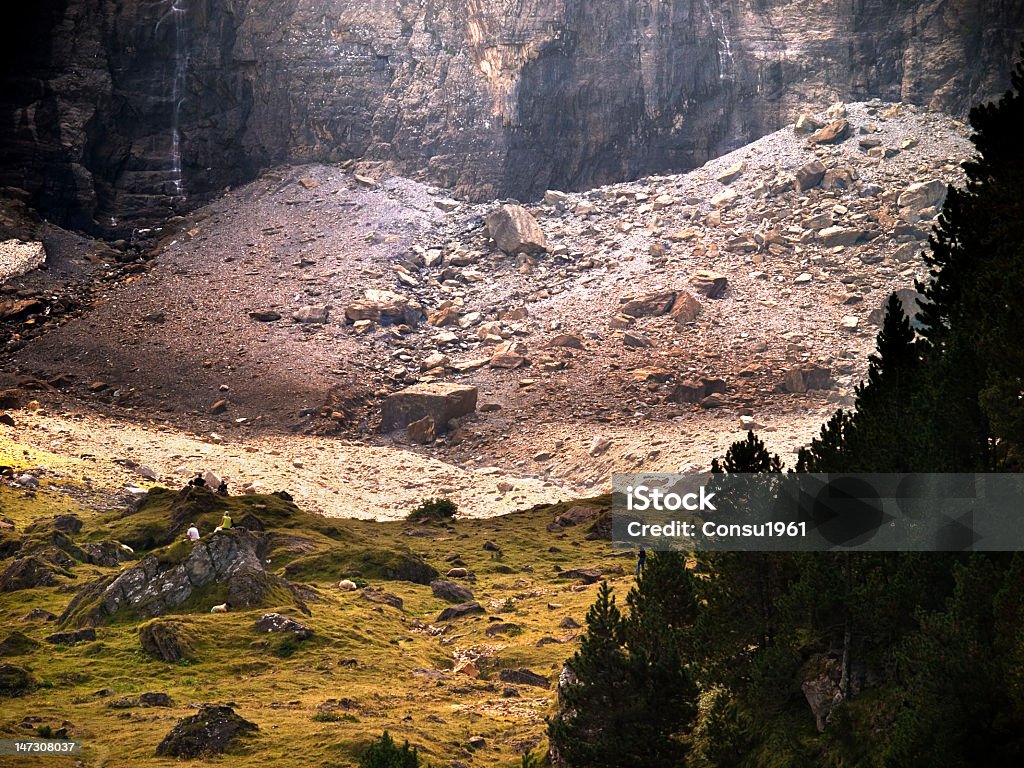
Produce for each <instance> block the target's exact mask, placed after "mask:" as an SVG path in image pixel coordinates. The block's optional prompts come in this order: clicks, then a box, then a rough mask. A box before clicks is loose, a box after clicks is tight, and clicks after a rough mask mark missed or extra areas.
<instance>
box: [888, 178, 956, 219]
mask: <svg viewBox="0 0 1024 768" xmlns="http://www.w3.org/2000/svg"><path fill="white" fill-rule="evenodd" d="M947 189H948V187H947V186H946V182H944V181H941V180H939V179H931V180H930V181H921V182H918V183H916V184H911V185H910V186H908V187H907V188H906V189H905V190H903V192H902V193H901V194H900V196H899V198H898V199H897V200H896V204H897V205H898V206H899V207H900V208H909V209H910V210H912V211H920V210H922V209H924V208H932V207H939V206H941V205H942V204H943V203H944V202H945V200H946V190H947Z"/></svg>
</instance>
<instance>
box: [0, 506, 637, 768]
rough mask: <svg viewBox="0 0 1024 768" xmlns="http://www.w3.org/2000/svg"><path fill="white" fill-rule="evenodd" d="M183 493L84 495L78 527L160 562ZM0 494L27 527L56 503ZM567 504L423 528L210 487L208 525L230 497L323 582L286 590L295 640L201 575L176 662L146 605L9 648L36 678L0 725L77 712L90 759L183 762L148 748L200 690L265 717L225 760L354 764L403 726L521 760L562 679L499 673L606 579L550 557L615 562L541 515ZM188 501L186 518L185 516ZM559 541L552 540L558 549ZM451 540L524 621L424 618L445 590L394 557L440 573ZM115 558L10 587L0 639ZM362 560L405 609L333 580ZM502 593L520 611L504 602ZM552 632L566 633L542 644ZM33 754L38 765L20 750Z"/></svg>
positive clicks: (495, 609) (293, 567)
mask: <svg viewBox="0 0 1024 768" xmlns="http://www.w3.org/2000/svg"><path fill="white" fill-rule="evenodd" d="M39 495H42V494H39ZM174 497H175V494H170V493H161V492H159V491H157V492H156V493H154V494H152V496H151V498H150V500H149V502H148V503H147V504H146V505H144V506H143V508H142V509H141V510H140V511H139V512H136V513H135V514H131V515H122V514H120V513H106V514H97V513H93V512H90V511H89V510H87V509H84V508H81V507H79V508H78V509H77V510H76V511H77V513H78V514H79V516H80V517H82V519H83V521H85V523H86V528H85V530H83V531H82V533H81V534H79V535H78V536H75V537H74V538H75V540H76V541H78V542H84V541H98V540H107V539H113V540H119V541H127V540H129V539H130V540H131V541H134V542H135V543H136V544H139V545H140V546H139V547H138V548H137V554H139V555H143V554H145V553H146V552H148V551H152V552H153V553H154V554H155V555H156V556H157V557H158V558H159V559H161V560H162V561H163V562H167V563H171V562H177V561H180V559H181V558H182V557H183V556H184V555H185V554H187V551H188V545H184V546H182V545H181V544H179V543H178V542H177V538H178V536H177V535H176V534H174V533H173V532H172V531H171V529H172V528H173V526H171V525H170V522H171V521H172V520H173V519H174V518H175V516H176V515H177V516H178V517H179V518H181V517H182V514H183V513H184V512H186V511H188V510H183V509H181V508H180V507H176V506H175V498H174ZM0 501H2V503H3V504H4V508H5V509H11V510H12V511H13V514H12V515H11V516H12V517H14V518H16V519H17V520H18V521H19V529H20V528H22V527H23V525H24V524H25V523H27V522H28V521H30V520H32V519H35V518H38V517H44V516H50V515H52V514H53V512H52V511H49V510H48V509H46V508H45V505H43V504H40V503H39V502H38V496H37V497H36V498H34V499H28V498H26V497H25V496H23V495H22V494H21V493H20V492H18V491H10V490H9V489H3V490H0ZM602 501H603V500H599V501H598V503H601V502H602ZM203 505H208V508H203ZM604 505H605V506H606V505H607V502H604ZM566 506H567V505H558V507H554V508H536V509H533V510H528V511H524V512H520V513H516V514H513V515H508V516H505V517H501V518H493V519H488V520H455V521H453V522H451V523H447V524H446V526H450V528H449V527H446V526H431V535H429V536H409V535H408V532H409V531H411V530H415V531H416V532H420V531H421V530H422V528H423V526H422V525H419V524H414V523H409V522H405V521H402V522H391V523H374V522H368V521H359V520H345V519H333V518H323V517H319V516H316V515H310V514H307V513H305V512H302V511H301V510H299V509H298V508H296V507H295V506H294V505H291V504H288V503H287V502H285V501H283V500H281V499H279V498H278V497H272V496H241V497H229V498H228V499H219V498H218V497H212V501H211V500H209V499H204V500H203V502H202V504H200V508H202V509H203V511H198V512H196V514H195V515H194V518H195V519H197V520H198V521H199V523H200V528H201V529H203V530H204V532H207V531H209V530H211V529H212V527H213V526H214V525H216V523H217V522H219V520H220V516H221V514H222V513H223V511H224V509H229V510H230V511H231V514H232V517H233V518H234V520H235V522H236V523H239V522H240V521H241V520H242V519H243V518H244V517H245V515H246V514H254V515H256V516H258V517H259V518H260V520H261V521H262V522H263V525H264V526H265V527H266V529H267V531H266V535H267V536H268V537H269V541H270V543H271V546H270V549H269V552H268V555H267V557H268V559H269V560H270V563H269V565H268V566H267V567H268V568H269V569H270V570H271V571H273V572H275V573H278V574H280V575H285V574H286V573H287V574H288V576H287V577H288V578H289V580H291V581H292V582H293V583H300V584H308V585H310V586H311V587H313V588H314V589H315V590H316V593H315V595H314V597H315V599H310V600H308V602H307V604H308V606H309V608H310V610H311V612H312V615H311V616H308V617H307V616H303V615H302V614H300V613H298V611H296V610H294V609H291V608H289V607H288V606H287V604H286V603H283V604H282V605H279V606H276V607H277V608H278V610H280V611H281V612H282V613H285V614H287V615H291V616H293V617H295V618H296V619H298V620H299V621H301V622H303V623H304V624H306V625H308V626H310V627H311V628H312V629H313V630H314V633H315V634H314V636H313V637H312V638H311V639H310V640H307V641H297V640H294V639H290V638H285V637H281V636H268V635H265V634H260V633H258V632H256V630H255V629H254V626H253V625H254V622H255V621H256V619H258V618H259V617H260V616H261V615H262V613H264V612H265V611H266V610H268V608H261V609H255V610H246V611H237V612H232V613H228V614H209V613H208V611H209V605H210V604H211V602H213V601H215V599H216V597H217V595H215V594H214V593H213V591H208V592H206V593H203V594H199V595H197V596H195V600H190V602H189V603H186V604H185V605H184V606H181V607H180V608H179V609H178V611H177V612H176V613H175V615H174V616H173V618H174V619H175V620H177V621H181V622H183V623H184V624H185V625H186V626H187V629H188V634H189V636H190V642H191V645H192V649H193V654H192V659H190V660H189V661H185V662H179V663H177V664H168V663H164V662H161V661H156V660H153V659H151V658H149V657H148V656H147V655H146V654H144V653H143V652H142V650H141V646H140V644H139V641H138V627H139V624H140V621H139V620H138V619H137V618H135V617H130V616H127V615H126V616H124V617H123V618H122V619H120V620H119V621H117V622H115V623H112V624H109V625H106V626H101V627H99V628H98V630H97V633H98V640H97V641H96V642H95V643H85V644H82V645H76V646H66V647H62V646H53V645H50V644H47V643H43V645H42V646H40V647H39V648H38V649H36V650H34V651H31V652H30V653H29V654H27V655H24V656H18V657H16V658H9V659H5V661H7V662H9V663H15V664H18V665H19V666H24V667H26V668H28V669H29V670H30V671H31V673H32V675H33V676H34V677H35V679H36V680H37V681H38V683H39V687H38V688H37V689H35V690H34V691H33V692H31V693H29V694H28V695H25V696H22V697H19V698H14V699H5V700H4V706H3V713H2V715H0V738H11V737H13V736H15V735H24V729H21V728H20V727H19V725H18V724H19V723H20V722H21V720H22V719H23V718H24V717H26V716H34V717H39V718H40V719H41V721H40V722H35V723H34V724H33V727H45V726H50V727H52V728H54V729H56V728H58V727H60V726H61V723H62V722H64V721H68V722H69V723H70V724H71V725H70V726H69V728H70V732H71V735H72V736H73V737H74V738H79V739H81V740H82V741H83V742H84V744H85V755H84V757H83V760H84V761H85V764H86V765H87V766H94V765H95V766H100V765H109V766H113V765H127V764H137V765H142V766H147V765H148V766H171V765H178V764H179V763H178V762H177V761H174V760H167V759H161V758H156V757H154V756H153V752H154V750H155V749H156V745H157V744H158V743H159V742H160V740H161V739H162V738H163V737H164V735H166V733H167V732H168V731H169V730H170V729H171V727H172V726H173V725H174V723H175V722H177V720H179V719H180V718H183V717H186V716H188V715H190V714H192V713H193V712H194V710H193V709H190V705H191V704H194V703H200V702H220V703H223V702H234V704H235V705H236V711H237V712H238V713H239V714H240V715H241V716H242V717H245V718H246V719H248V720H251V721H253V722H255V723H257V724H258V725H259V726H260V730H259V732H258V733H257V734H256V735H255V736H254V737H252V738H250V739H247V740H246V741H245V742H243V745H242V746H241V747H240V749H239V750H238V751H237V752H235V753H233V754H232V755H231V757H230V758H228V759H229V760H230V764H231V765H233V766H235V765H237V766H242V767H243V768H244V767H245V766H264V765H267V764H274V763H275V762H277V763H280V764H289V763H290V762H294V759H295V755H296V749H297V748H300V746H299V745H301V750H302V762H303V763H304V764H308V765H311V766H321V765H323V766H328V765H329V766H355V765H357V763H358V755H359V753H360V751H361V750H362V749H364V748H365V747H366V745H368V744H369V743H370V742H371V741H372V740H373V739H374V738H377V737H378V736H379V735H380V734H381V733H382V732H383V731H384V730H387V731H389V732H390V733H391V734H392V736H393V737H394V738H395V739H396V740H397V741H399V742H400V743H401V742H403V741H404V740H405V739H408V740H409V742H410V743H411V744H413V745H415V746H417V747H418V748H419V750H420V753H421V754H422V756H423V757H424V759H425V761H427V762H429V763H430V764H433V765H447V764H448V763H449V762H450V761H451V760H461V761H463V762H465V763H467V764H468V765H474V766H519V765H521V764H522V763H521V760H522V758H521V752H522V748H523V747H522V745H523V744H534V745H538V744H539V746H535V747H534V749H533V751H534V752H539V751H540V750H542V749H543V743H542V742H543V733H544V722H543V718H544V715H545V714H548V713H550V711H552V707H553V703H554V689H553V688H551V689H549V690H543V689H540V688H531V687H527V686H523V687H521V688H520V692H521V694H522V696H521V697H520V698H512V699H505V698H503V697H502V691H503V688H504V684H502V683H500V682H499V681H498V679H497V678H498V672H499V671H500V669H502V668H504V667H511V668H518V667H528V668H530V669H532V670H533V671H535V672H537V673H538V674H542V675H546V676H548V677H549V678H550V679H552V680H554V679H555V677H556V676H557V674H558V672H559V670H560V669H561V666H562V663H563V662H564V661H565V659H567V658H568V657H569V656H571V655H572V653H573V652H574V650H575V648H576V643H575V641H574V639H573V638H574V637H575V634H576V632H569V631H567V630H564V629H561V628H559V626H558V624H559V622H560V621H561V620H562V619H563V618H564V617H565V616H572V617H573V618H575V619H576V620H577V621H578V622H580V623H582V622H583V617H584V614H585V613H586V610H587V607H588V606H589V605H590V603H591V602H593V599H594V593H595V591H596V586H588V587H583V588H581V587H580V586H579V584H578V582H575V581H571V580H567V579H563V578H559V574H558V573H557V572H556V571H555V570H554V567H555V566H556V565H557V566H559V567H561V568H562V569H569V568H575V567H596V568H602V569H606V570H610V569H613V568H615V566H616V565H619V564H621V562H622V558H621V557H620V556H619V555H617V554H616V553H614V552H613V551H612V550H611V548H610V546H609V545H608V543H607V542H603V541H590V540H587V539H586V538H585V534H586V526H579V527H576V528H569V529H567V530H565V531H563V532H559V533H550V532H548V531H547V526H548V524H549V523H550V522H551V521H552V520H553V518H554V517H555V515H556V514H558V513H559V512H560V511H563V510H564V508H566ZM185 516H186V517H189V518H190V519H189V520H188V522H191V521H192V519H191V518H192V517H193V516H192V515H185ZM168 539H170V540H169V544H168V545H167V546H162V545H161V543H160V542H164V541H168ZM485 541H494V542H496V543H498V544H499V546H500V547H501V560H500V561H496V560H494V559H492V553H491V552H489V551H487V550H485V549H484V548H483V545H484V542H485ZM132 546H135V545H134V544H133V545H132ZM553 546H554V547H557V548H558V550H560V551H557V552H550V551H549V548H551V547H553ZM451 555H457V556H458V557H459V558H460V559H461V560H462V561H463V562H464V563H465V565H466V567H467V568H468V569H469V570H470V571H471V572H473V573H475V580H472V579H470V580H466V581H465V582H464V583H465V584H466V585H467V586H469V587H470V589H472V590H473V593H474V597H475V599H477V600H479V601H480V602H481V604H482V605H484V607H485V608H486V609H487V611H488V614H489V615H490V616H493V617H496V618H498V619H499V620H500V621H501V622H504V623H514V624H516V625H517V626H518V627H519V629H518V630H515V631H512V632H509V633H506V634H500V635H494V636H488V635H487V634H486V631H487V628H488V627H489V626H491V625H492V622H489V621H488V616H473V617H470V618H467V619H463V620H460V621H457V622H453V623H452V624H451V625H450V627H448V628H447V629H446V631H445V632H444V633H442V634H435V633H433V632H432V631H430V629H429V627H430V626H431V625H433V626H443V625H440V624H438V623H437V622H436V618H437V615H438V614H439V613H440V612H441V611H442V610H443V609H444V608H445V607H447V603H445V602H444V601H442V600H439V599H438V598H435V597H434V596H433V594H432V593H431V590H430V587H429V586H427V585H425V584H418V583H413V582H410V581H401V580H394V579H393V578H389V576H393V575H394V571H395V570H396V564H398V565H401V564H406V565H407V564H408V563H409V562H414V563H424V564H426V565H428V566H429V567H431V568H433V569H434V570H436V571H437V572H438V573H440V574H441V575H442V577H443V574H444V573H445V572H446V571H447V570H448V568H449V567H450V563H449V562H448V559H447V558H448V557H449V556H451ZM8 562H9V560H7V561H4V562H3V563H0V567H2V566H5V565H6V564H7V563H8ZM129 565H131V563H127V564H124V565H122V567H127V566H129ZM117 572H118V569H110V568H100V567H97V566H89V565H76V566H75V567H74V568H73V569H72V570H71V574H72V576H74V578H63V579H62V581H63V585H62V586H58V587H51V588H39V589H33V590H26V591H22V592H13V593H8V594H3V595H0V626H2V627H3V629H0V639H2V637H6V635H7V633H8V631H10V629H17V630H18V631H21V632H23V633H24V634H26V635H27V636H29V637H31V638H32V639H35V640H37V641H40V642H43V639H44V638H45V636H46V635H48V634H50V633H52V632H54V631H56V627H55V626H54V625H53V624H52V623H49V624H44V623H40V622H22V621H21V618H22V616H24V615H25V614H26V613H28V611H29V610H31V609H32V608H35V607H43V608H46V609H47V610H50V611H52V612H53V613H56V614H58V615H59V614H60V613H61V612H62V611H63V610H64V608H65V607H66V606H67V603H68V602H69V601H70V599H71V598H72V596H73V595H74V594H75V591H76V590H77V589H78V588H79V587H80V586H81V585H84V584H85V583H87V582H89V581H91V580H92V579H95V578H98V577H102V576H108V577H109V576H112V575H114V574H116V573H117ZM355 573H359V574H360V575H361V577H362V578H363V579H365V580H366V581H367V582H368V583H369V584H370V585H371V586H373V587H375V588H380V589H383V590H384V591H386V592H390V593H392V594H395V595H397V596H398V597H400V598H402V600H403V601H404V610H403V611H398V610H396V609H394V608H392V607H390V606H385V605H380V604H377V603H373V602H370V601H367V600H365V599H364V598H362V597H361V595H360V593H359V592H342V591H340V590H338V589H337V587H336V584H337V581H338V580H339V579H340V578H342V577H344V576H346V575H352V574H355ZM611 581H612V583H613V585H617V586H618V591H619V592H621V593H623V596H624V592H625V590H626V589H627V588H628V587H629V586H630V585H631V584H632V578H631V577H630V576H629V575H628V569H627V575H626V576H614V577H612V578H611ZM65 585H67V586H65ZM68 587H70V589H69V588H68ZM216 601H217V602H219V600H216ZM506 608H510V609H514V610H509V611H508V612H505V613H501V611H502V610H504V609H506ZM577 632H578V631H577ZM544 638H553V639H555V640H556V641H557V642H553V643H552V642H547V643H544V644H541V645H538V642H539V641H541V640H542V639H544ZM563 641H564V642H563ZM456 652H458V653H459V654H466V653H471V654H481V655H482V658H481V660H480V662H479V666H480V668H481V670H482V675H481V676H480V678H478V679H473V678H471V677H468V676H465V675H459V674H455V673H454V672H452V668H453V666H454V662H455V654H456ZM353 661H354V663H352V662H353ZM103 689H111V690H112V691H114V692H115V694H116V695H129V694H131V695H137V694H138V693H141V692H146V691H162V692H166V693H168V694H170V695H171V697H172V698H173V699H174V702H175V706H174V707H173V708H171V709H158V708H153V709H128V710H117V709H111V708H110V707H108V706H107V702H108V701H109V700H110V699H109V697H107V698H104V697H99V696H97V695H96V694H97V692H98V691H100V690H103ZM331 699H335V700H338V699H344V700H346V704H345V706H344V707H343V708H331V707H330V706H323V705H325V703H326V702H328V701H329V700H331ZM125 715H127V716H126V717H125ZM335 716H337V719H335ZM475 735H482V736H484V737H485V739H486V740H487V747H486V748H484V749H482V750H476V751H474V750H472V749H471V748H470V747H469V746H468V740H469V738H470V737H471V736H475ZM64 762H66V763H67V764H68V765H71V764H72V763H73V761H72V760H68V761H58V760H53V759H51V760H50V762H48V763H46V764H47V765H55V764H64ZM37 764H38V765H43V763H42V762H41V761H40V762H33V760H25V761H23V762H19V765H25V766H33V765H37Z"/></svg>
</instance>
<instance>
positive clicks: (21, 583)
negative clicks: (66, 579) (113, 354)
mask: <svg viewBox="0 0 1024 768" xmlns="http://www.w3.org/2000/svg"><path fill="white" fill-rule="evenodd" d="M59 572H60V570H59V569H56V568H54V567H53V566H52V565H51V564H50V563H47V562H46V561H44V560H42V559H41V558H39V557H36V556H29V557H19V558H17V559H16V560H15V561H14V562H12V563H11V564H10V565H9V566H7V568H6V570H4V572H3V573H2V574H0V592H16V591H18V590H20V589H34V588H36V587H53V586H56V585H57V575H58V573H59Z"/></svg>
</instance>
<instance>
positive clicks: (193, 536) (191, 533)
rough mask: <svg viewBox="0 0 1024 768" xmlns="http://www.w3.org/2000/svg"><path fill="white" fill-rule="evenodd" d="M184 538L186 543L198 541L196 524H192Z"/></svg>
mask: <svg viewBox="0 0 1024 768" xmlns="http://www.w3.org/2000/svg"><path fill="white" fill-rule="evenodd" d="M185 538H186V539H187V540H188V541H199V529H198V528H196V524H195V523H192V525H190V526H189V529H188V532H187V533H186V534H185Z"/></svg>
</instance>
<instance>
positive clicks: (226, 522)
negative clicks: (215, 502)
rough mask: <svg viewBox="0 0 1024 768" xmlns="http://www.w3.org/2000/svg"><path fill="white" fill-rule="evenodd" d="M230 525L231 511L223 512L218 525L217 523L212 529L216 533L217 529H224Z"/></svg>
mask: <svg viewBox="0 0 1024 768" xmlns="http://www.w3.org/2000/svg"><path fill="white" fill-rule="evenodd" d="M230 527H231V513H230V512H225V513H224V517H222V518H221V519H220V525H218V526H217V527H216V528H215V529H214V531H213V532H214V533H216V532H217V531H226V530H227V529H228V528H230Z"/></svg>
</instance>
